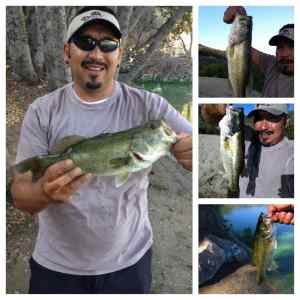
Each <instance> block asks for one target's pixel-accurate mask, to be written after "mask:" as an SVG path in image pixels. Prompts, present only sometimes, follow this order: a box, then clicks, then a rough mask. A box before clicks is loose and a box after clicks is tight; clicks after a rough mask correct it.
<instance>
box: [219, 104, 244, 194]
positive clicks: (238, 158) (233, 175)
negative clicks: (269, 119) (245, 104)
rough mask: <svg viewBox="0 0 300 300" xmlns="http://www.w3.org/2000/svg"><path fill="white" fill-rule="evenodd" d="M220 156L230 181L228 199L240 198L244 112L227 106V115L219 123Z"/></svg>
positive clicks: (242, 167)
mask: <svg viewBox="0 0 300 300" xmlns="http://www.w3.org/2000/svg"><path fill="white" fill-rule="evenodd" d="M219 127H220V154H221V160H222V164H223V168H224V171H225V177H226V178H227V180H228V195H227V196H228V197H229V198H237V197H239V177H240V176H241V175H242V173H243V170H244V155H245V141H244V111H243V109H242V108H234V107H232V106H227V108H226V114H225V116H224V117H223V118H222V120H221V121H220V122H219Z"/></svg>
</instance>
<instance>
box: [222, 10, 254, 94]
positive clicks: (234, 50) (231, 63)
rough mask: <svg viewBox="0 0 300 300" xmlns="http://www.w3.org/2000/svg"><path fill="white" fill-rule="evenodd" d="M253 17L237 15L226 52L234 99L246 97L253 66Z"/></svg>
mask: <svg viewBox="0 0 300 300" xmlns="http://www.w3.org/2000/svg"><path fill="white" fill-rule="evenodd" d="M251 40H252V17H249V16H241V15H237V16H236V17H235V19H234V21H233V24H232V27H231V32H230V35H229V41H228V47H227V51H226V55H227V64H228V78H229V82H230V85H231V88H232V92H233V96H234V97H246V87H247V85H248V82H249V74H250V66H251Z"/></svg>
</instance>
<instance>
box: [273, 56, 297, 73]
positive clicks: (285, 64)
mask: <svg viewBox="0 0 300 300" xmlns="http://www.w3.org/2000/svg"><path fill="white" fill-rule="evenodd" d="M291 63H294V62H293V61H290V60H286V59H284V60H281V61H279V62H277V66H278V69H279V71H280V73H282V74H284V75H287V76H292V75H294V70H290V65H291Z"/></svg>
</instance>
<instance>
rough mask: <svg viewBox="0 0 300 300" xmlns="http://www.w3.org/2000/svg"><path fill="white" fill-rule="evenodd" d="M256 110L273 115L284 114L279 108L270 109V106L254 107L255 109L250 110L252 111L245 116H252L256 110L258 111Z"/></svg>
mask: <svg viewBox="0 0 300 300" xmlns="http://www.w3.org/2000/svg"><path fill="white" fill-rule="evenodd" d="M258 111H265V112H268V113H269V114H271V115H274V116H281V115H286V113H285V112H283V111H279V110H277V109H271V108H256V109H254V110H252V111H251V112H250V113H249V114H248V116H247V118H251V117H253V115H254V114H255V113H256V112H258Z"/></svg>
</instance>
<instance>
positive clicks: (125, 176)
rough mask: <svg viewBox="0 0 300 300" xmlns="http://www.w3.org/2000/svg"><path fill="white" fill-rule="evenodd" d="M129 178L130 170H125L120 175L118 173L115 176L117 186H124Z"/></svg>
mask: <svg viewBox="0 0 300 300" xmlns="http://www.w3.org/2000/svg"><path fill="white" fill-rule="evenodd" d="M128 178H129V173H128V172H124V173H122V174H120V175H117V176H116V177H115V184H116V187H117V188H119V187H120V186H122V185H123V184H124V183H126V182H127V180H128Z"/></svg>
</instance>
